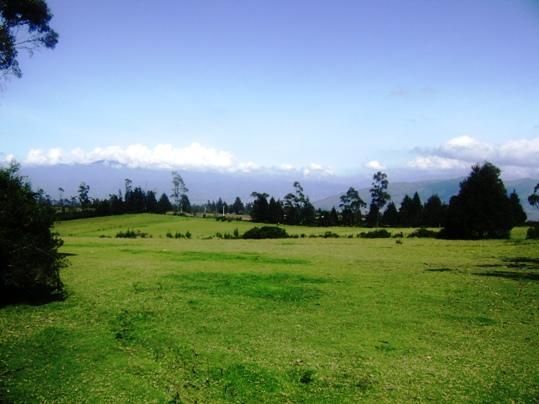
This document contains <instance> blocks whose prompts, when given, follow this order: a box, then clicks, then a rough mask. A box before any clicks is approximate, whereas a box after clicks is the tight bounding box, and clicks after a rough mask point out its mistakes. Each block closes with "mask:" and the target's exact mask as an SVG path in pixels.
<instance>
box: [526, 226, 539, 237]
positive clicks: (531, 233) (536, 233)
mask: <svg viewBox="0 0 539 404" xmlns="http://www.w3.org/2000/svg"><path fill="white" fill-rule="evenodd" d="M526 238H528V239H538V238H539V226H534V227H530V228H528V232H527V233H526Z"/></svg>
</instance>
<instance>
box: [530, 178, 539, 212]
mask: <svg viewBox="0 0 539 404" xmlns="http://www.w3.org/2000/svg"><path fill="white" fill-rule="evenodd" d="M528 202H529V203H530V205H532V206H535V207H536V208H539V183H538V184H537V185H536V186H535V188H534V189H533V194H531V195H530V196H528Z"/></svg>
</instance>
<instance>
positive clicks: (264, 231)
mask: <svg viewBox="0 0 539 404" xmlns="http://www.w3.org/2000/svg"><path fill="white" fill-rule="evenodd" d="M243 238H245V239H263V238H288V233H287V232H286V230H285V229H283V228H281V227H276V226H262V227H253V228H252V229H249V230H247V231H246V232H245V233H243Z"/></svg>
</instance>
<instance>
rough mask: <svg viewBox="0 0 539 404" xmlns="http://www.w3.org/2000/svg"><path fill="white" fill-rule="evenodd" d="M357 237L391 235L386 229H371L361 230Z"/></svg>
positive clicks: (387, 236)
mask: <svg viewBox="0 0 539 404" xmlns="http://www.w3.org/2000/svg"><path fill="white" fill-rule="evenodd" d="M359 237H361V238H389V237H391V233H390V232H388V231H387V230H386V229H379V230H372V231H368V232H361V233H359Z"/></svg>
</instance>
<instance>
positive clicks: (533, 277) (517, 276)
mask: <svg viewBox="0 0 539 404" xmlns="http://www.w3.org/2000/svg"><path fill="white" fill-rule="evenodd" d="M474 275H477V276H492V277H495V278H506V279H513V280H516V281H539V274H538V273H533V272H513V271H490V272H481V273H475V274H474Z"/></svg>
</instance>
